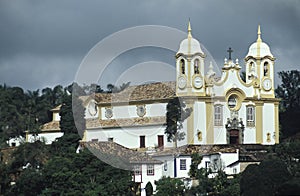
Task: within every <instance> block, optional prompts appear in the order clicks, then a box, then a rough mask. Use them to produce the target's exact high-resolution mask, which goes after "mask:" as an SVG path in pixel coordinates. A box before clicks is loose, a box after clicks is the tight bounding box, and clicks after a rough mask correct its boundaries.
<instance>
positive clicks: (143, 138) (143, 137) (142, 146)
mask: <svg viewBox="0 0 300 196" xmlns="http://www.w3.org/2000/svg"><path fill="white" fill-rule="evenodd" d="M145 147H146V146H145V136H144V135H141V136H140V148H145Z"/></svg>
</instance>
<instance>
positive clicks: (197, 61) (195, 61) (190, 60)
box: [176, 21, 205, 96]
mask: <svg viewBox="0 0 300 196" xmlns="http://www.w3.org/2000/svg"><path fill="white" fill-rule="evenodd" d="M204 59H205V54H204V52H203V51H202V50H201V47H200V43H199V41H198V40H196V39H194V38H193V36H192V28H191V24H190V21H189V23H188V36H187V38H186V39H184V40H183V41H182V42H181V43H180V47H179V50H178V52H177V54H176V95H177V96H201V95H205V82H204Z"/></svg>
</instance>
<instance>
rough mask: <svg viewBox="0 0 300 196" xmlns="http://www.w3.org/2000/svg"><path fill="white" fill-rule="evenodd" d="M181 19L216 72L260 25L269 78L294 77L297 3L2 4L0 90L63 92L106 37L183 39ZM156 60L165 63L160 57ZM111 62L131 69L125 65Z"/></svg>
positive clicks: (77, 0)
mask: <svg viewBox="0 0 300 196" xmlns="http://www.w3.org/2000/svg"><path fill="white" fill-rule="evenodd" d="M188 18H191V22H192V29H193V36H194V37H195V38H197V39H198V40H199V41H200V42H201V43H203V44H204V45H205V47H206V48H207V49H208V50H209V51H210V52H211V54H212V55H213V57H214V58H215V59H216V61H217V63H218V64H219V66H222V63H223V62H222V61H223V59H224V57H225V56H227V54H226V50H227V48H228V47H229V46H231V47H232V48H233V49H234V54H233V56H234V57H235V58H239V59H240V62H243V61H242V59H243V58H244V57H245V55H246V54H247V52H248V51H247V50H248V47H249V45H250V44H251V43H252V42H254V41H255V40H256V38H257V35H256V31H257V25H258V24H261V25H262V27H261V28H262V38H263V41H265V42H266V43H268V44H269V46H270V47H271V50H272V52H273V54H274V56H276V57H277V62H276V68H275V71H276V72H278V71H280V70H287V69H299V64H298V61H297V57H298V56H299V51H300V48H299V47H300V36H299V34H300V23H299V21H300V3H299V1H296V0H295V1H271V0H268V1H258V0H257V1H240V0H229V1H216V0H212V1H198V0H195V1H192V0H190V1H179V0H169V1H164V2H162V1H140V0H136V1H96V0H95V1H93V0H86V1H82V0H60V1H58V0H57V1H53V0H47V1H37V0H24V1H11V0H1V1H0V29H1V30H0V83H7V84H8V85H19V86H22V87H24V88H26V89H36V88H43V87H46V86H53V85H56V84H63V85H67V84H68V83H71V82H72V80H73V79H74V75H75V73H76V70H77V68H78V66H79V64H80V62H81V60H82V59H83V57H84V56H85V55H86V53H87V52H88V51H89V50H90V49H91V48H92V47H93V46H94V45H95V44H96V43H97V42H98V41H100V40H102V39H103V38H105V37H106V36H108V35H110V34H112V33H114V32H116V31H119V30H122V29H124V28H128V27H132V26H136V25H147V24H155V25H165V26H170V27H174V28H178V29H180V30H183V31H186V25H187V20H188ZM178 44H179V43H178ZM149 53H150V51H148V50H147V52H146V53H140V54H139V55H140V56H141V57H139V58H140V59H146V60H147V58H148V56H151V54H149ZM154 54H155V55H157V53H155V52H154ZM169 56H170V55H167V57H168V58H169ZM132 58H134V57H132ZM157 58H158V59H162V61H164V60H163V59H164V57H163V55H162V56H160V57H157ZM172 58H173V57H172ZM150 59H151V60H153V57H151V58H150ZM166 61H168V62H170V61H174V60H173V59H171V60H166ZM116 62H122V63H123V65H120V66H124V64H126V65H130V64H131V62H130V57H126V58H124V61H121V60H118V61H116Z"/></svg>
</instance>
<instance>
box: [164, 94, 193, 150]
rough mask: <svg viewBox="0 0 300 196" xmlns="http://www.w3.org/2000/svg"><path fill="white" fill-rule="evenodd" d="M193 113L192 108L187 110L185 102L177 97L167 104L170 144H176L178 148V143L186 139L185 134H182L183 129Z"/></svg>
mask: <svg viewBox="0 0 300 196" xmlns="http://www.w3.org/2000/svg"><path fill="white" fill-rule="evenodd" d="M191 113H192V108H187V107H186V104H185V103H184V101H183V100H182V99H181V98H179V97H175V98H173V99H171V100H170V101H169V102H168V104H167V113H166V124H165V125H166V129H165V134H166V135H167V139H168V142H174V143H175V147H176V148H177V142H178V141H180V140H183V139H184V136H185V134H184V133H183V132H180V129H182V127H183V124H182V123H183V122H184V120H185V119H187V118H188V117H189V116H190V115H191Z"/></svg>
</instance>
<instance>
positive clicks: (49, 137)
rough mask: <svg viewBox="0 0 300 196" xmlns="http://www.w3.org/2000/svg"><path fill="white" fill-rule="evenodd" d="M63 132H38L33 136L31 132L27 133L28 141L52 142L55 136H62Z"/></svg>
mask: <svg viewBox="0 0 300 196" xmlns="http://www.w3.org/2000/svg"><path fill="white" fill-rule="evenodd" d="M63 135H64V133H63V132H54V133H43V132H42V133H39V134H38V136H36V137H35V136H33V134H28V142H30V143H32V142H35V141H37V140H40V141H45V144H52V142H53V141H55V140H56V139H57V138H60V137H61V136H63Z"/></svg>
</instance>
